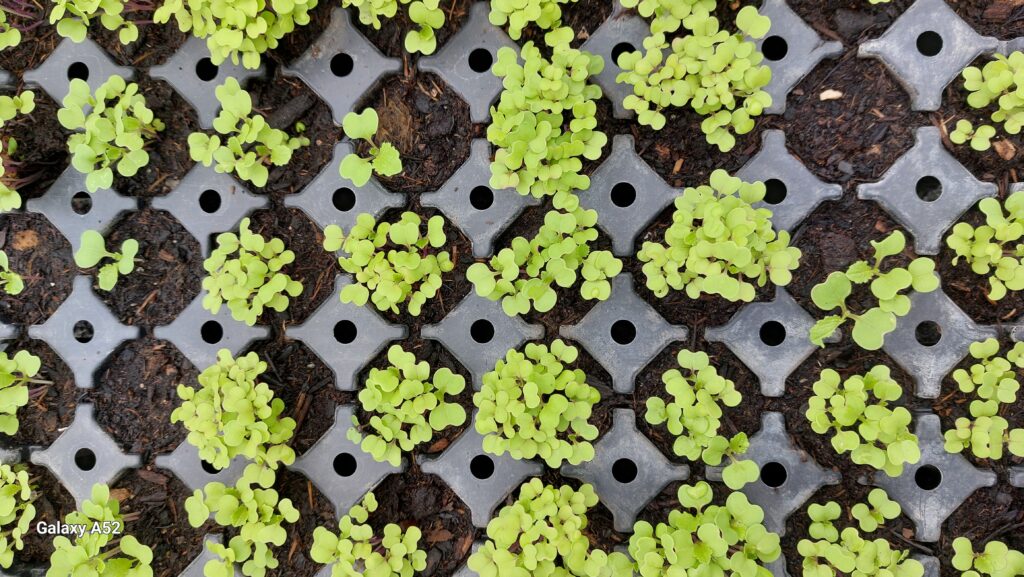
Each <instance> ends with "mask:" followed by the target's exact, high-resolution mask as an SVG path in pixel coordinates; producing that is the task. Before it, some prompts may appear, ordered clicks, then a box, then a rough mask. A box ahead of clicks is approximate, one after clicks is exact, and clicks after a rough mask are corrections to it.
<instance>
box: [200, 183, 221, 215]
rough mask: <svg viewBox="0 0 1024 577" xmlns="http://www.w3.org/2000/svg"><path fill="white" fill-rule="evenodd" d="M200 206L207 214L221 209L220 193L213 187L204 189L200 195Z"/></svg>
mask: <svg viewBox="0 0 1024 577" xmlns="http://www.w3.org/2000/svg"><path fill="white" fill-rule="evenodd" d="M199 208H201V209H202V210H203V212H205V213H206V214H213V213H215V212H217V211H218V210H220V193H219V192H217V191H216V190H213V189H207V190H204V191H203V193H202V194H200V195H199Z"/></svg>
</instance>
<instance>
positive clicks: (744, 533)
mask: <svg viewBox="0 0 1024 577" xmlns="http://www.w3.org/2000/svg"><path fill="white" fill-rule="evenodd" d="M677 496H678V499H679V504H680V505H681V506H682V508H681V509H678V510H675V511H672V512H671V513H669V517H668V522H667V523H658V524H657V526H656V527H655V526H652V525H651V524H650V523H648V522H647V521H638V522H637V523H636V524H635V525H634V526H633V535H632V536H631V537H630V539H629V556H630V557H632V558H633V559H635V560H636V567H637V572H638V573H639V574H640V575H641V577H675V576H678V575H733V576H735V577H771V572H770V571H768V569H767V568H766V567H765V565H766V564H767V563H771V562H772V561H774V560H776V559H778V558H779V555H780V554H781V548H780V546H779V536H778V535H777V534H775V533H772V532H770V531H768V530H767V529H766V528H765V526H764V511H763V510H762V509H761V508H760V507H758V506H757V505H755V504H753V503H751V502H750V501H748V500H747V497H746V495H744V494H743V493H740V492H738V491H737V492H733V493H729V496H728V497H726V499H725V504H724V505H712V504H711V501H712V499H713V497H714V494H713V491H712V489H711V485H709V484H708V483H707V482H705V481H700V482H698V483H696V484H694V485H683V486H682V487H680V488H679V491H678V493H677Z"/></svg>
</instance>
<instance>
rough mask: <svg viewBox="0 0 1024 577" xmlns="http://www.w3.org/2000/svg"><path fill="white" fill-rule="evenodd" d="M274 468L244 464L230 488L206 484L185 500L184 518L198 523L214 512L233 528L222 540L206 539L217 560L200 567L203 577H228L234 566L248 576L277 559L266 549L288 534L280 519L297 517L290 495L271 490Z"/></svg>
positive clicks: (218, 520) (280, 542) (258, 575)
mask: <svg viewBox="0 0 1024 577" xmlns="http://www.w3.org/2000/svg"><path fill="white" fill-rule="evenodd" d="M275 480H276V475H275V473H274V470H273V469H271V468H269V467H267V466H265V465H260V464H256V463H250V464H249V465H247V466H246V467H245V472H243V473H242V477H241V478H240V479H239V480H238V481H237V482H236V483H235V485H234V486H233V487H228V486H226V485H224V484H223V483H216V482H215V483H207V484H206V486H205V487H203V490H202V491H200V490H198V489H197V490H196V491H195V492H194V493H193V494H192V496H191V497H189V498H188V499H186V500H185V510H186V511H187V512H188V522H189V524H190V525H192V526H193V527H197V528H198V527H202V526H203V524H205V523H206V521H207V520H208V519H209V518H210V516H211V515H213V519H214V521H215V522H216V523H217V524H218V525H220V526H221V527H233V528H234V529H235V531H233V532H232V534H233V536H232V537H231V539H230V540H229V541H228V543H227V545H224V544H221V543H215V542H213V541H207V542H206V547H207V549H209V550H210V551H211V552H212V553H213V554H214V555H216V556H217V559H214V560H211V561H208V562H207V563H206V565H204V566H203V574H204V575H205V576H206V577H233V576H234V575H235V574H236V573H235V572H236V571H238V572H239V573H241V574H242V575H246V576H247V577H264V575H265V574H266V572H267V570H268V569H275V568H277V566H278V564H279V562H278V560H277V558H276V557H274V553H273V551H272V550H271V548H272V547H279V546H281V545H283V544H284V542H285V541H286V540H287V538H288V532H287V531H286V530H285V528H284V527H282V526H281V524H282V523H283V522H285V521H287V522H288V523H294V522H296V521H298V520H299V510H298V509H296V508H295V506H294V505H292V502H291V500H290V499H282V498H280V495H279V494H278V492H277V491H276V490H274V489H273V486H274V481H275Z"/></svg>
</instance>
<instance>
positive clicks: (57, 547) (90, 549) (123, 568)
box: [46, 483, 153, 577]
mask: <svg viewBox="0 0 1024 577" xmlns="http://www.w3.org/2000/svg"><path fill="white" fill-rule="evenodd" d="M120 509H121V505H120V503H118V501H117V499H113V498H111V497H110V489H109V488H108V487H107V486H106V485H102V484H99V483H97V484H95V485H93V486H92V498H91V499H87V500H86V501H85V502H84V503H82V507H81V510H79V511H74V512H72V513H68V515H67V516H66V517H65V518H64V522H65V523H67V524H68V525H84V526H85V527H86V528H87V530H86V531H85V533H84V534H82V535H80V536H77V537H75V540H74V541H71V540H70V539H68V538H67V537H65V536H63V535H58V536H56V537H54V538H53V548H54V551H53V554H52V555H50V568H49V570H47V571H46V577H151V576H152V575H153V569H152V567H151V566H150V564H151V563H152V562H153V550H152V549H150V548H149V547H148V546H147V545H143V544H142V543H139V541H138V539H136V538H135V537H133V536H132V535H125V534H123V533H124V523H125V520H126V519H127V516H122V515H121V511H120ZM94 527H95V530H90V529H92V528H94ZM105 528H110V530H105Z"/></svg>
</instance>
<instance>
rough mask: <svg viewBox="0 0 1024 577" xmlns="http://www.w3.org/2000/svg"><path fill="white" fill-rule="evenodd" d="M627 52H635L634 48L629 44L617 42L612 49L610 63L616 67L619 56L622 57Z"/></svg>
mask: <svg viewBox="0 0 1024 577" xmlns="http://www.w3.org/2000/svg"><path fill="white" fill-rule="evenodd" d="M627 52H636V46H633V45H632V44H630V43H629V42H619V43H618V44H616V45H615V47H614V48H612V62H614V63H615V65H616V66H618V65H619V56H622V55H623V54H625V53H627Z"/></svg>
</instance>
